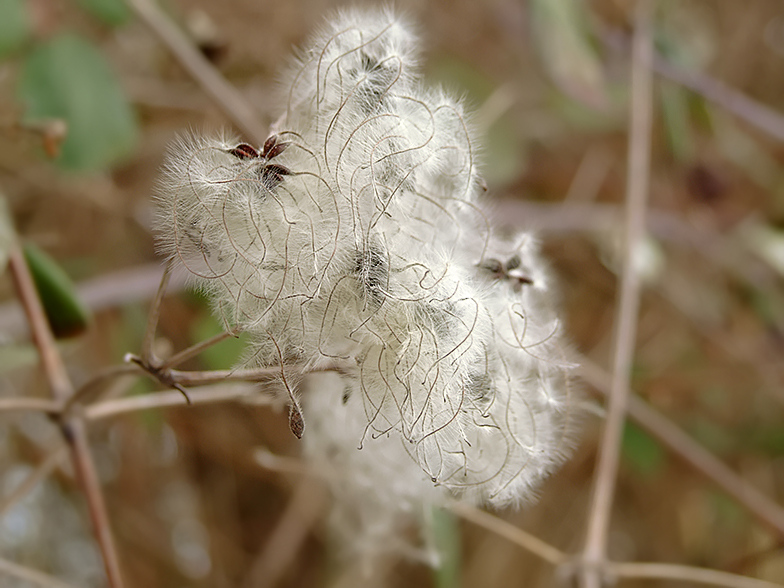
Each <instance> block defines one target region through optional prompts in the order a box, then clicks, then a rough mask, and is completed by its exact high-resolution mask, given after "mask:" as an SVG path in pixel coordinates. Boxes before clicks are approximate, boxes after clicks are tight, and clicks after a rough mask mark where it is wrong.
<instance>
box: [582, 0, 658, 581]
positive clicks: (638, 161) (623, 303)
mask: <svg viewBox="0 0 784 588" xmlns="http://www.w3.org/2000/svg"><path fill="white" fill-rule="evenodd" d="M651 12H652V5H651V1H650V0H637V6H636V11H635V22H634V41H633V45H632V55H633V60H632V76H631V94H632V98H631V118H630V122H629V127H630V130H629V157H628V161H629V164H628V170H627V181H626V222H625V227H626V239H625V252H624V260H623V268H622V273H621V288H620V299H619V302H618V314H617V316H616V321H615V349H614V353H613V372H612V373H613V376H612V385H611V388H610V397H609V407H608V410H607V419H606V422H605V426H604V433H603V435H602V440H601V444H600V446H599V460H598V464H597V466H596V474H595V478H594V487H593V493H592V496H591V507H590V511H589V515H588V529H587V533H586V540H585V549H584V551H583V564H584V567H583V569H582V570H581V574H580V581H581V584H582V586H583V587H584V588H599V586H601V584H602V577H601V566H602V564H603V563H604V561H605V558H606V548H607V535H608V531H609V527H610V516H611V512H612V504H613V498H614V494H615V481H616V477H617V473H618V464H619V461H620V451H621V437H622V434H623V425H624V422H625V419H626V405H627V398H628V395H629V378H630V375H631V363H632V358H633V356H634V348H635V339H636V333H637V313H638V310H639V302H640V279H639V276H638V275H637V271H636V269H635V263H634V261H635V252H636V251H637V248H638V245H639V243H640V242H641V241H642V240H643V235H644V233H645V204H646V201H647V195H648V189H649V175H650V143H651V118H652V109H651V100H652V98H651V87H652V79H651V78H652V74H651V70H650V61H651V55H652V51H653V35H652V32H651Z"/></svg>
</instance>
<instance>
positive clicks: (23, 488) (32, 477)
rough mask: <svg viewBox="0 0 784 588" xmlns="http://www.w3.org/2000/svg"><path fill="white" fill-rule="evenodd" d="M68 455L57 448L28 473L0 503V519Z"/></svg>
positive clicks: (63, 449) (64, 449)
mask: <svg viewBox="0 0 784 588" xmlns="http://www.w3.org/2000/svg"><path fill="white" fill-rule="evenodd" d="M67 455H68V452H67V451H66V448H65V447H58V448H57V449H55V450H54V451H52V452H51V453H49V455H47V456H46V458H44V460H43V461H42V462H41V463H39V464H38V466H37V467H36V468H35V469H34V470H33V471H32V472H30V474H29V475H28V476H27V477H26V478H25V479H24V480H23V481H22V483H21V484H19V485H18V486H17V487H16V488H14V490H13V492H11V494H10V495H9V496H7V497H6V498H5V499H3V501H2V502H0V517H2V516H3V515H4V514H5V513H6V512H7V511H8V509H10V508H11V507H13V506H14V505H15V504H16V503H17V502H18V501H19V500H21V499H22V498H24V497H25V496H26V495H27V494H28V493H29V492H30V491H31V490H32V489H33V488H35V487H36V486H38V483H39V482H40V481H41V480H43V479H44V478H46V477H47V476H48V475H49V474H51V473H52V472H53V471H54V470H55V468H57V466H58V465H59V464H60V462H61V461H62V460H63V458H65V457H66V456H67Z"/></svg>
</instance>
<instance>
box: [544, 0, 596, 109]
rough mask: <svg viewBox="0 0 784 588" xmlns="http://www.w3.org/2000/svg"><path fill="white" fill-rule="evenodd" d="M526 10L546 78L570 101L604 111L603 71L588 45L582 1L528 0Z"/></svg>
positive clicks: (585, 16) (588, 33) (594, 51)
mask: <svg viewBox="0 0 784 588" xmlns="http://www.w3.org/2000/svg"><path fill="white" fill-rule="evenodd" d="M530 7H531V8H530V10H531V21H532V27H533V35H534V40H535V41H536V46H537V48H538V50H539V51H538V53H539V56H540V58H541V60H542V63H543V64H544V67H545V69H546V70H547V73H548V74H549V75H550V78H551V79H552V80H553V82H554V83H555V84H556V85H557V86H558V87H559V88H560V89H561V91H562V92H564V93H565V94H566V95H567V96H569V97H571V98H572V99H573V100H577V101H578V102H581V103H582V104H584V105H586V106H589V107H591V108H596V109H601V108H604V107H605V106H606V105H607V88H606V84H605V78H604V71H603V69H602V65H601V62H600V60H599V56H598V54H597V52H596V50H595V49H594V47H593V44H592V43H591V39H590V31H589V27H588V22H587V15H586V12H585V7H584V6H583V2H581V1H578V0H531V3H530Z"/></svg>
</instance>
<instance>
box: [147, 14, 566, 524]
mask: <svg viewBox="0 0 784 588" xmlns="http://www.w3.org/2000/svg"><path fill="white" fill-rule="evenodd" d="M285 80H286V85H287V91H286V92H285V100H286V104H285V105H284V106H285V110H284V112H283V114H282V116H281V118H280V119H279V121H278V122H277V123H276V128H275V133H274V134H273V136H272V137H271V138H270V139H269V140H268V141H267V143H266V144H265V145H264V146H256V147H252V146H248V145H244V144H240V143H238V142H237V141H236V140H230V139H227V138H220V139H204V138H200V137H196V136H187V137H184V138H182V139H181V140H180V141H179V142H177V143H176V144H175V145H174V146H173V147H172V149H171V152H170V156H169V159H168V162H167V165H166V166H165V168H164V178H163V180H162V182H161V184H160V189H159V191H158V210H159V213H158V221H157V233H158V240H159V243H160V248H161V250H162V252H163V253H164V254H165V255H167V256H168V257H169V258H171V259H173V260H175V261H177V262H178V263H179V264H181V265H182V266H183V267H184V268H185V269H186V270H187V271H188V272H190V274H191V275H192V276H193V280H194V282H195V283H197V284H198V285H199V286H200V287H202V288H204V289H206V290H207V291H208V292H209V293H210V295H211V296H212V298H213V300H214V304H215V307H216V309H217V310H218V312H220V313H221V315H222V316H223V317H224V319H225V320H226V322H227V323H230V324H232V325H235V324H236V325H238V326H240V327H241V328H243V329H245V330H246V331H248V332H250V333H251V335H252V337H253V354H252V357H251V358H248V361H252V362H253V363H255V364H258V365H276V364H279V363H280V362H284V363H294V362H296V363H298V364H301V365H304V366H306V367H309V368H319V367H324V366H330V365H334V364H336V363H339V364H340V365H341V366H342V367H343V370H344V373H345V375H344V376H342V379H341V386H342V388H343V391H342V392H341V394H340V395H339V396H340V398H341V399H344V400H343V401H341V402H337V401H336V400H335V398H336V397H335V395H334V394H331V395H330V394H327V393H326V392H324V394H322V393H320V392H319V391H318V390H314V391H312V392H311V393H310V394H309V396H312V398H308V399H307V402H306V403H305V414H306V418H307V419H308V421H309V423H310V425H309V430H308V431H306V432H305V436H306V452H308V453H309V454H310V455H311V456H313V458H314V459H317V460H320V461H327V462H329V461H332V462H334V467H335V468H337V469H339V470H341V472H342V475H341V476H337V477H335V478H334V480H337V481H336V482H335V484H336V485H340V487H341V490H339V491H338V492H336V494H337V495H339V496H346V497H350V498H349V500H350V501H351V502H347V503H345V504H344V506H345V507H346V508H349V506H351V505H353V506H355V507H356V508H358V509H360V510H358V511H357V512H358V514H357V516H358V517H360V518H362V517H364V516H366V514H363V513H371V512H375V511H378V509H379V508H381V506H380V505H382V504H397V505H398V506H396V507H395V508H396V509H398V510H399V509H400V508H403V509H404V510H406V509H408V508H409V507H408V506H406V505H409V506H410V504H412V503H414V502H416V501H419V502H420V503H421V502H433V501H434V500H435V499H434V496H436V495H437V494H438V493H439V492H443V489H448V490H450V491H451V492H452V493H453V494H456V495H459V496H463V497H465V498H468V499H471V500H474V501H476V502H482V503H490V504H494V505H503V504H508V503H517V502H521V501H524V500H527V499H529V498H530V497H531V496H532V495H533V493H534V492H535V489H536V488H537V486H538V484H539V483H540V481H541V480H542V479H543V478H544V477H545V476H546V475H547V474H548V473H549V472H550V471H551V470H552V469H553V468H554V467H555V466H556V465H557V464H558V463H560V462H561V461H562V459H563V457H564V455H565V452H566V451H567V449H568V447H569V440H570V437H571V435H572V429H573V426H572V423H573V422H574V420H575V419H574V418H573V414H572V413H573V412H574V409H573V408H572V407H573V406H574V403H573V402H571V401H570V397H569V396H570V394H569V388H570V386H569V375H568V374H569V369H570V367H571V366H570V365H569V364H568V363H567V362H566V360H565V359H564V357H565V351H564V349H563V343H562V336H561V323H560V321H559V320H558V318H557V316H556V314H555V312H554V310H553V298H554V295H553V287H552V284H551V280H550V278H549V276H548V273H547V271H546V269H545V268H544V266H543V264H542V262H541V260H540V258H539V255H538V252H537V249H536V244H535V242H534V241H533V240H532V239H531V238H530V237H529V236H527V235H525V234H522V235H518V236H516V237H515V238H513V239H504V238H500V237H498V236H496V235H494V234H492V233H491V231H490V230H489V228H488V225H487V222H486V217H485V215H484V214H483V212H482V208H481V206H482V205H481V203H480V202H479V200H478V194H479V192H481V187H480V186H481V183H480V180H479V179H478V175H477V167H476V161H475V143H474V139H473V137H472V134H471V132H470V127H469V125H468V124H467V123H466V115H465V113H464V111H463V108H462V106H461V105H460V103H459V102H457V101H455V100H454V99H453V98H451V97H449V96H448V95H446V94H445V93H444V92H442V91H439V90H430V89H425V88H423V87H422V85H421V82H420V79H419V74H418V70H417V44H416V39H415V37H414V36H413V35H412V34H411V33H410V32H409V28H408V27H407V26H406V25H405V24H404V23H403V22H401V21H400V20H399V19H397V18H396V17H395V16H394V15H393V14H392V13H390V12H384V11H381V12H379V11H368V12H363V11H358V10H354V11H346V12H341V13H338V15H337V16H336V17H335V18H334V19H333V20H331V21H329V22H328V24H327V25H326V26H325V27H324V28H323V29H322V30H321V31H320V32H319V33H318V34H316V35H315V36H314V37H313V39H312V40H311V42H310V44H309V45H308V46H307V47H306V48H305V49H304V50H302V51H301V52H300V54H299V56H298V58H297V59H296V60H295V62H294V63H293V65H292V66H291V68H290V71H289V72H288V73H287V75H286V76H285ZM371 447H372V448H373V449H370V448H371ZM326 448H328V450H327V449H326ZM385 472H386V473H387V474H386V477H385V475H384V473H385ZM393 478H394V479H393ZM406 480H407V481H406ZM338 481H339V482H338ZM371 488H375V490H372V491H371ZM385 493H392V494H393V495H395V496H397V500H392V499H391V498H389V497H388V496H386V494H385ZM363 495H367V500H368V501H369V502H368V504H370V505H371V506H367V505H365V506H362V504H363V503H362V500H361V499H360V498H359V497H360V496H363ZM400 505H403V506H400ZM363 508H366V510H365V511H363V510H362V509H363ZM393 511H394V509H393ZM387 514H389V513H387ZM367 516H370V515H367ZM377 516H382V515H381V514H378V515H377ZM385 516H386V515H385ZM390 516H392V518H393V519H394V515H390ZM368 524H370V523H368ZM388 526H389V525H387V527H388ZM382 527H384V525H381V526H380V527H379V528H382Z"/></svg>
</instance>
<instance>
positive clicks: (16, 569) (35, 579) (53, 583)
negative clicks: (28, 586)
mask: <svg viewBox="0 0 784 588" xmlns="http://www.w3.org/2000/svg"><path fill="white" fill-rule="evenodd" d="M0 572H3V573H5V574H8V575H9V576H14V577H15V578H19V579H20V580H24V581H26V582H32V583H33V584H38V585H39V586H43V587H44V588H76V586H74V585H73V584H66V583H65V582H61V581H60V580H58V579H57V578H55V577H53V576H50V575H49V574H44V573H43V572H39V571H38V570H33V569H30V568H28V567H26V566H20V565H19V564H15V563H13V562H10V561H8V560H6V559H0Z"/></svg>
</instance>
